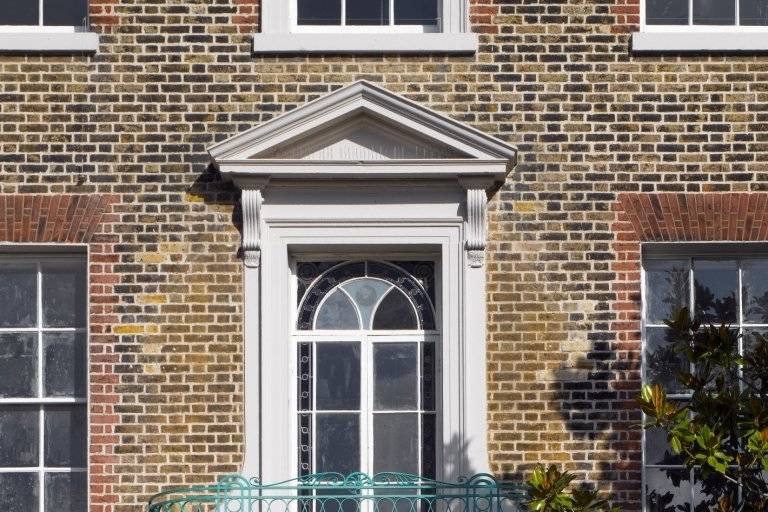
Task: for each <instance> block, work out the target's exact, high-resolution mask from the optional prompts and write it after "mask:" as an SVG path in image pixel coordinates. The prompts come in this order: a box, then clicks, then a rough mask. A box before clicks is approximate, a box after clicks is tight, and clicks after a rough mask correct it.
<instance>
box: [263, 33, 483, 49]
mask: <svg viewBox="0 0 768 512" xmlns="http://www.w3.org/2000/svg"><path fill="white" fill-rule="evenodd" d="M477 45H478V38H477V34H473V33H426V34H396V33H394V34H291V33H285V34H283V33H260V34H254V35H253V53H255V54H265V53H347V54H350V53H357V54H366V53H367V54H370V53H454V54H461V53H463V54H468V53H475V52H476V51H477Z"/></svg>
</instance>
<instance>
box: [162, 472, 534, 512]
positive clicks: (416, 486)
mask: <svg viewBox="0 0 768 512" xmlns="http://www.w3.org/2000/svg"><path fill="white" fill-rule="evenodd" d="M524 500H525V492H524V491H523V489H522V488H521V487H520V486H516V485H509V484H504V483H501V482H499V481H497V480H496V479H495V478H494V477H493V476H491V475H488V474H478V475H474V476H473V477H471V478H466V479H460V481H459V482H457V483H446V482H439V481H437V480H430V479H427V478H422V477H419V476H416V475H409V474H406V473H394V472H392V473H378V474H376V475H373V476H370V475H367V474H365V473H352V474H349V475H342V474H340V473H319V474H314V475H308V476H304V477H301V478H297V479H295V480H287V481H285V482H279V483H275V484H262V483H261V482H260V481H259V480H258V479H256V478H252V479H247V478H245V477H243V476H239V475H231V476H225V477H223V478H221V479H220V480H219V482H218V483H217V484H216V485H210V486H191V487H185V488H176V489H168V490H166V491H164V492H161V493H159V494H156V495H155V496H152V498H150V500H149V508H148V512H519V511H521V510H522V508H523V507H522V503H523V502H524Z"/></svg>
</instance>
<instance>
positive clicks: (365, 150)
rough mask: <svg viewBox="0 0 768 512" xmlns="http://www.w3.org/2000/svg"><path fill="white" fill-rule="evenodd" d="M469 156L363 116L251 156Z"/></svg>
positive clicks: (341, 158) (340, 158)
mask: <svg viewBox="0 0 768 512" xmlns="http://www.w3.org/2000/svg"><path fill="white" fill-rule="evenodd" d="M468 157H469V155H467V154H466V153H463V152H460V151H457V150H456V149H454V148H452V147H450V146H448V145H446V144H443V143H441V142H438V141H434V140H429V139H428V138H426V137H422V136H421V135H420V134H418V133H415V132H412V131H410V130H407V131H403V130H402V129H400V130H399V131H398V129H397V127H395V126H391V125H388V123H385V122H381V121H377V120H374V119H371V118H370V117H369V116H366V115H364V114H361V115H359V116H357V117H356V118H355V119H352V120H349V121H347V120H345V121H344V122H340V123H336V126H329V127H326V128H325V129H323V130H322V131H321V132H319V133H312V134H310V135H308V136H305V137H300V138H293V139H290V140H288V141H287V142H285V143H282V144H279V145H277V146H275V147H272V148H269V149H267V150H265V151H262V152H261V153H257V154H255V155H251V156H250V157H249V158H255V159H263V158H266V159H278V160H334V161H344V160H353V161H377V160H392V159H394V160H410V159H440V158H468Z"/></svg>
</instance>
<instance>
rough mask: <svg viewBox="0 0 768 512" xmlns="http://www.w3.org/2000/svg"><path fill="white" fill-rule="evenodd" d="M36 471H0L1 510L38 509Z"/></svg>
mask: <svg viewBox="0 0 768 512" xmlns="http://www.w3.org/2000/svg"><path fill="white" fill-rule="evenodd" d="M38 494H39V493H38V485H37V473H0V503H2V504H3V510H7V511H9V512H10V511H11V510H12V511H13V512H37V511H38V502H37V500H38Z"/></svg>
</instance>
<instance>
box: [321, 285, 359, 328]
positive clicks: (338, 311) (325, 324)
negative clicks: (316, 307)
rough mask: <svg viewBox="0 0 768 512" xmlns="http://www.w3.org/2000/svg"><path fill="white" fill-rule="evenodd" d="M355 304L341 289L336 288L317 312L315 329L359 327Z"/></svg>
mask: <svg viewBox="0 0 768 512" xmlns="http://www.w3.org/2000/svg"><path fill="white" fill-rule="evenodd" d="M359 328H360V323H359V321H358V319H357V311H355V306H353V305H352V302H351V301H350V300H349V297H347V294H346V293H344V292H342V291H341V290H336V291H335V292H333V293H331V295H330V296H329V297H328V299H326V301H325V302H324V303H323V305H322V306H321V307H320V311H318V313H317V319H316V320H315V329H344V330H349V329H359Z"/></svg>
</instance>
